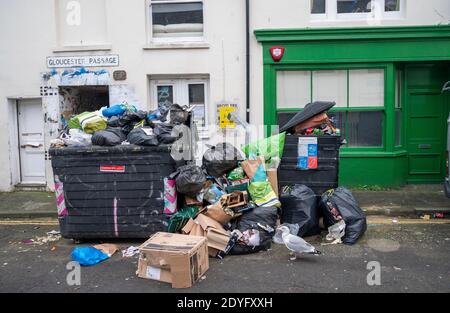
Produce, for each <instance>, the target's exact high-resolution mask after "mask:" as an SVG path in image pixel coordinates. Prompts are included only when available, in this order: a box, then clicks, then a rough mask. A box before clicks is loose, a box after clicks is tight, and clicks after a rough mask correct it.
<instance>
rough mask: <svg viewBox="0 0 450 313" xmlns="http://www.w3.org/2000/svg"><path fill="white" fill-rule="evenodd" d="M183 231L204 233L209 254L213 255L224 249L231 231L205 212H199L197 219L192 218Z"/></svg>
mask: <svg viewBox="0 0 450 313" xmlns="http://www.w3.org/2000/svg"><path fill="white" fill-rule="evenodd" d="M182 232H183V233H185V234H189V235H194V234H200V233H202V234H203V236H204V237H206V238H207V239H208V248H209V249H208V250H209V255H210V256H213V257H215V256H216V255H217V252H219V251H223V250H224V249H225V247H226V246H227V244H228V241H229V240H230V234H229V232H227V231H226V230H225V229H224V228H223V227H222V225H221V224H220V223H218V222H217V221H215V220H213V219H212V218H210V217H208V216H206V215H204V214H199V215H198V216H197V217H196V219H195V220H192V219H190V220H189V221H188V222H187V224H186V225H185V226H184V227H183V229H182Z"/></svg>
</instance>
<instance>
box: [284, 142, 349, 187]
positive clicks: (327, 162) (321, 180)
mask: <svg viewBox="0 0 450 313" xmlns="http://www.w3.org/2000/svg"><path fill="white" fill-rule="evenodd" d="M301 138H317V160H318V162H317V168H316V169H301V168H299V166H298V162H299V161H298V157H299V156H298V149H299V148H298V146H299V140H301ZM341 145H342V138H341V137H340V136H299V135H287V136H286V141H285V145H284V151H283V156H282V158H281V163H280V166H279V167H278V184H279V187H280V190H283V188H284V187H285V186H292V185H306V186H308V187H309V188H311V189H312V190H313V191H314V193H315V194H316V195H318V196H321V195H322V194H323V193H324V192H325V191H327V190H329V189H331V188H336V187H338V179H339V149H340V147H341Z"/></svg>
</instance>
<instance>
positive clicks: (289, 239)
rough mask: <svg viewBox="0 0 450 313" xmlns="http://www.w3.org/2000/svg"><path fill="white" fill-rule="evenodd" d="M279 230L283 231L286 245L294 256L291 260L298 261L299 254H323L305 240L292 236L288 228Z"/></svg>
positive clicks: (283, 227)
mask: <svg viewBox="0 0 450 313" xmlns="http://www.w3.org/2000/svg"><path fill="white" fill-rule="evenodd" d="M279 229H280V230H281V237H282V238H283V242H284V244H285V245H286V247H287V248H288V249H289V250H290V251H291V255H293V257H292V258H291V260H295V259H297V255H299V254H313V255H319V254H322V253H321V252H320V251H317V250H316V248H314V247H313V246H312V245H311V244H309V243H307V242H306V241H305V240H303V238H300V237H298V236H295V235H292V234H291V233H290V231H289V228H288V227H286V226H281V227H280V228H279Z"/></svg>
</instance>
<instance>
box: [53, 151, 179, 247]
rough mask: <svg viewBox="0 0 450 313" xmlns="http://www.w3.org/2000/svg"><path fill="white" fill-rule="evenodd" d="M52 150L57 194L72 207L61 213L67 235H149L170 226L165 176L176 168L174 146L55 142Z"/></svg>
mask: <svg viewBox="0 0 450 313" xmlns="http://www.w3.org/2000/svg"><path fill="white" fill-rule="evenodd" d="M49 153H50V156H51V162H52V167H53V174H54V176H55V189H57V190H56V191H57V198H58V196H59V197H60V199H59V200H60V201H61V199H63V201H64V202H63V205H62V207H64V206H65V208H66V211H65V212H64V213H63V214H61V212H60V214H59V222H60V228H61V234H62V236H63V237H65V238H73V239H88V238H148V237H149V236H150V235H152V234H153V233H155V232H158V231H165V230H166V229H167V223H168V217H167V216H166V215H164V214H163V210H164V182H163V180H164V178H165V177H167V176H168V175H169V174H171V173H173V172H174V171H175V168H176V166H175V162H174V160H173V159H172V157H171V156H170V146H168V145H161V146H158V147H142V146H134V145H122V146H115V147H96V146H93V147H87V148H52V149H50V151H49ZM58 190H59V192H58ZM61 194H62V196H61ZM57 202H58V199H57Z"/></svg>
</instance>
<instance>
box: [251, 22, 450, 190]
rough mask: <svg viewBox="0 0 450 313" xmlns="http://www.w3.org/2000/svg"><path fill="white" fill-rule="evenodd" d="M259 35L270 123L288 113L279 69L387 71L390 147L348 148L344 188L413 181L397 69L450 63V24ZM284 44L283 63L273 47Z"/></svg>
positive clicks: (343, 156)
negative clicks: (280, 96)
mask: <svg viewBox="0 0 450 313" xmlns="http://www.w3.org/2000/svg"><path fill="white" fill-rule="evenodd" d="M255 35H256V38H257V40H258V41H259V42H261V43H262V46H263V62H264V122H265V124H266V125H275V124H276V116H277V113H278V112H282V111H285V110H279V109H277V105H276V75H277V71H281V70H283V71H284V70H320V69H343V68H344V69H352V68H370V67H376V68H383V69H384V70H385V103H384V129H383V142H384V145H383V147H381V148H380V147H377V148H346V147H343V148H342V149H341V159H340V184H341V185H346V186H358V185H379V186H400V185H403V184H405V183H407V179H408V169H409V163H408V162H409V160H408V151H406V150H405V149H406V139H405V138H404V137H405V134H407V133H408V129H407V128H406V127H407V126H406V124H407V123H406V114H402V133H403V135H402V137H403V138H402V145H401V146H396V145H395V126H396V125H395V100H396V94H395V84H396V69H397V68H401V67H402V66H401V64H406V63H409V64H411V63H414V62H430V63H431V62H438V61H448V60H450V26H447V25H445V26H424V27H363V28H328V29H326V28H322V29H280V30H276V29H275V30H257V31H255ZM278 45H279V46H283V47H285V54H284V56H283V58H282V60H281V61H280V62H275V61H273V59H272V57H271V55H270V51H269V49H270V47H272V46H278ZM423 79H426V77H424V78H423ZM449 79H450V77H449Z"/></svg>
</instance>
